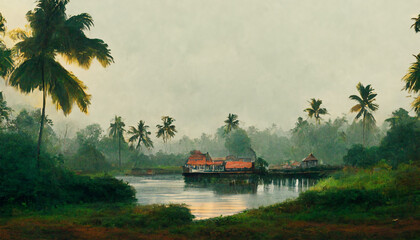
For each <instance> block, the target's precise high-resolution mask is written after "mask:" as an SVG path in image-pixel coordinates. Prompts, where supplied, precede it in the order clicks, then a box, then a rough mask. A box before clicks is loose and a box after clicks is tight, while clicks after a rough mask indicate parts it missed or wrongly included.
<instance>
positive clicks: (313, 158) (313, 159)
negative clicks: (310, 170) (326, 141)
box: [302, 153, 318, 162]
mask: <svg viewBox="0 0 420 240" xmlns="http://www.w3.org/2000/svg"><path fill="white" fill-rule="evenodd" d="M302 161H304V162H305V161H318V159H316V157H315V156H314V155H313V154H312V153H311V154H309V155H308V156H307V157H306V158H305V159H303V160H302Z"/></svg>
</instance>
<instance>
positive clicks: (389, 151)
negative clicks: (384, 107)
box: [343, 108, 420, 167]
mask: <svg viewBox="0 0 420 240" xmlns="http://www.w3.org/2000/svg"><path fill="white" fill-rule="evenodd" d="M386 121H387V122H389V123H390V124H391V128H390V129H389V130H388V132H387V134H386V136H385V137H384V138H383V139H382V141H381V143H380V145H379V147H370V148H364V147H363V146H361V145H354V146H352V147H351V148H350V149H349V150H348V153H347V155H346V156H344V158H343V160H344V163H345V164H347V165H351V166H359V167H369V166H372V165H374V164H376V163H377V162H379V161H380V160H382V159H385V160H386V161H388V162H389V163H390V164H391V165H392V166H393V167H397V166H398V165H399V164H401V163H408V162H409V161H415V162H418V161H419V160H420V157H419V156H420V121H419V119H418V118H416V117H411V116H409V115H408V112H407V111H405V110H404V109H401V108H400V109H398V110H397V111H394V112H393V116H392V117H391V118H389V119H387V120H386Z"/></svg>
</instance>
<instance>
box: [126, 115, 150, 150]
mask: <svg viewBox="0 0 420 240" xmlns="http://www.w3.org/2000/svg"><path fill="white" fill-rule="evenodd" d="M148 128H149V126H147V125H146V124H145V122H144V121H143V120H140V121H139V123H138V124H137V127H134V126H130V130H129V131H128V134H129V135H131V137H130V138H129V140H128V141H129V142H130V143H132V144H134V143H135V142H137V145H136V149H139V148H140V147H141V145H142V144H143V145H144V146H145V147H146V148H147V149H150V148H153V142H152V140H151V139H150V136H149V135H150V134H151V132H149V131H147V129H148Z"/></svg>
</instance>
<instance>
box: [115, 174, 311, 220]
mask: <svg viewBox="0 0 420 240" xmlns="http://www.w3.org/2000/svg"><path fill="white" fill-rule="evenodd" d="M118 178H119V179H122V180H123V181H126V182H128V183H129V184H130V185H131V186H133V187H134V188H135V189H136V192H137V193H136V198H137V201H138V203H139V204H155V203H158V204H159V203H185V204H187V206H188V208H190V209H191V212H192V214H194V215H195V217H196V218H195V219H205V218H212V217H218V216H221V215H223V216H227V215H232V214H235V213H239V212H241V211H243V210H246V209H251V208H258V207H260V206H267V205H271V204H274V203H279V202H283V201H285V200H286V199H292V198H296V197H297V196H298V195H299V193H300V192H302V191H305V190H307V189H308V188H309V187H311V186H313V185H315V183H316V180H315V179H307V178H274V179H265V180H261V179H256V178H237V179H232V178H184V177H183V176H182V175H180V174H178V175H154V176H140V177H138V176H123V177H118Z"/></svg>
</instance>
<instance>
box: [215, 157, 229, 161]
mask: <svg viewBox="0 0 420 240" xmlns="http://www.w3.org/2000/svg"><path fill="white" fill-rule="evenodd" d="M213 160H214V161H225V160H226V157H215V158H213Z"/></svg>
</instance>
